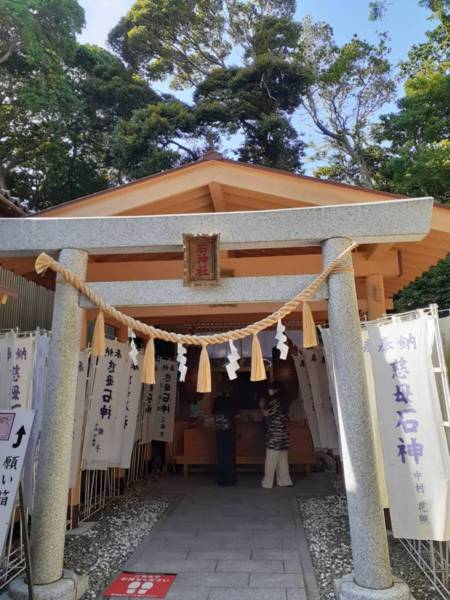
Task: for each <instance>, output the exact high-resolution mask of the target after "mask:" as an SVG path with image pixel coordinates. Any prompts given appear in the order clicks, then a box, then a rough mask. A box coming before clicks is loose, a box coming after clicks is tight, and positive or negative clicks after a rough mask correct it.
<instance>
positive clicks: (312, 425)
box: [292, 352, 321, 450]
mask: <svg viewBox="0 0 450 600" xmlns="http://www.w3.org/2000/svg"><path fill="white" fill-rule="evenodd" d="M292 358H293V360H294V364H295V370H296V371H297V378H298V383H299V387H300V390H301V395H302V400H303V408H304V410H305V415H306V421H307V423H308V427H309V431H310V433H311V438H312V442H313V445H314V449H315V450H318V449H319V448H320V447H321V446H320V435H319V426H318V425H317V416H316V413H315V411H314V402H313V397H312V390H311V383H310V381H309V377H308V371H307V370H306V365H305V359H304V358H303V356H302V355H301V354H300V352H299V353H298V354H293V355H292Z"/></svg>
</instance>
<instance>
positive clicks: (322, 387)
mask: <svg viewBox="0 0 450 600" xmlns="http://www.w3.org/2000/svg"><path fill="white" fill-rule="evenodd" d="M301 353H302V355H303V357H304V358H305V364H306V369H307V371H308V376H309V381H310V382H311V390H312V396H313V402H314V411H315V413H316V417H317V425H318V429H319V437H320V448H323V449H329V450H334V452H339V443H338V438H337V429H336V423H335V420H334V415H333V408H332V406H331V399H330V391H329V388H328V376H327V372H326V367H325V359H324V355H323V350H322V348H320V347H318V348H302V350H301Z"/></svg>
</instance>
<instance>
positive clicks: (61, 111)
mask: <svg viewBox="0 0 450 600" xmlns="http://www.w3.org/2000/svg"><path fill="white" fill-rule="evenodd" d="M39 27H40V25H39ZM21 52H22V54H23V57H21V58H20V60H21V65H25V67H24V68H25V73H27V69H28V66H27V60H28V54H26V53H25V46H23V47H22V49H21ZM55 53H56V50H55ZM29 60H30V61H32V60H34V57H30V59H29ZM59 61H60V64H58V65H57V66H56V67H55V68H54V69H53V68H52V67H51V65H50V64H47V65H44V66H43V68H42V69H39V70H33V76H32V77H29V76H25V75H24V73H23V71H22V70H19V69H17V64H18V63H17V61H16V60H15V59H14V57H13V56H11V58H10V59H9V60H8V61H6V62H5V63H4V64H3V65H1V66H0V70H3V71H4V72H5V73H6V77H5V78H4V79H3V80H2V81H3V86H0V89H1V91H2V93H3V99H2V104H1V105H0V157H2V160H1V163H0V176H1V177H0V187H6V188H9V189H12V190H13V192H14V194H15V195H17V196H19V197H20V198H22V199H24V200H26V201H28V203H29V206H30V207H31V208H46V207H47V206H51V205H53V204H57V203H59V202H63V201H66V200H70V199H72V198H75V197H79V196H82V195H85V194H89V193H91V192H95V191H97V190H99V189H102V188H105V187H107V186H108V184H111V183H115V182H117V181H118V175H119V174H118V172H117V171H116V170H114V169H112V168H111V167H112V165H111V158H110V143H111V142H110V136H111V134H112V131H113V129H114V127H115V125H116V124H117V122H118V120H119V119H120V118H128V117H129V116H130V115H131V113H132V111H133V110H134V109H135V108H139V107H141V106H143V105H146V104H147V103H149V102H155V101H159V97H158V96H157V95H156V94H155V93H154V92H152V91H151V90H150V89H149V88H148V86H147V84H146V83H144V82H143V81H142V80H141V79H139V77H137V76H136V75H134V74H133V73H131V72H130V71H128V70H127V69H126V68H125V67H124V65H123V63H122V62H121V61H120V60H119V59H118V58H117V57H115V56H114V55H112V54H111V53H110V52H107V51H106V50H103V49H101V48H97V47H95V46H74V48H72V50H71V52H70V53H69V54H68V55H66V56H64V57H63V56H62V55H61V54H60V55H59ZM34 72H35V73H36V74H35V75H34Z"/></svg>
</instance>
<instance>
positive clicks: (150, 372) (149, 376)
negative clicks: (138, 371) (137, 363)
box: [142, 337, 156, 385]
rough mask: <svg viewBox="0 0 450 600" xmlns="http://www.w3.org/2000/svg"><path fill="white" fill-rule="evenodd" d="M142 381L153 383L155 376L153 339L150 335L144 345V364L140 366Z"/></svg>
mask: <svg viewBox="0 0 450 600" xmlns="http://www.w3.org/2000/svg"><path fill="white" fill-rule="evenodd" d="M142 383H146V384H148V385H154V384H155V383H156V377H155V340H154V339H153V338H152V337H151V338H149V339H148V342H147V345H146V346H145V354H144V364H143V366H142Z"/></svg>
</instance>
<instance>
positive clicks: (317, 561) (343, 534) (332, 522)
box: [298, 496, 441, 600]
mask: <svg viewBox="0 0 450 600" xmlns="http://www.w3.org/2000/svg"><path fill="white" fill-rule="evenodd" d="M298 504H299V508H300V513H301V515H302V518H303V524H304V528H305V532H306V537H307V539H308V545H309V550H310V553H311V558H312V561H313V565H314V570H315V573H316V578H317V581H318V584H319V589H320V597H321V600H331V599H332V598H335V594H334V579H337V578H339V577H341V576H342V575H344V574H346V573H350V572H351V570H352V558H351V546H350V531H349V526H348V516H347V502H346V500H345V497H343V496H326V497H322V498H308V499H306V498H298ZM389 550H390V555H391V563H392V571H393V573H394V575H396V576H397V577H400V578H401V579H403V580H404V581H406V583H408V585H409V586H410V588H411V591H412V593H413V595H414V598H415V600H438V599H441V596H439V595H438V594H437V593H436V592H435V590H434V588H433V586H432V584H431V583H430V582H429V581H428V579H427V578H426V577H425V575H423V573H422V572H421V571H420V570H419V568H418V567H417V565H416V564H415V562H414V561H413V560H412V558H411V557H410V556H409V555H408V553H407V552H406V550H405V549H404V548H403V546H402V545H401V544H400V542H398V541H397V540H394V539H392V538H389Z"/></svg>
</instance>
